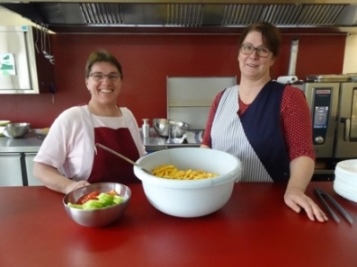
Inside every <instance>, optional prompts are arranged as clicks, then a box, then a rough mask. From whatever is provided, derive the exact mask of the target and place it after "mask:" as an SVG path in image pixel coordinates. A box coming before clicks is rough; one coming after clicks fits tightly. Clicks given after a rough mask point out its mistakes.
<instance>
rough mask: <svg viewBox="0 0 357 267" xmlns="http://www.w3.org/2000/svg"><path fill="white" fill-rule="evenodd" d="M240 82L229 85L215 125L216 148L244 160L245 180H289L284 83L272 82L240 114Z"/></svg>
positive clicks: (214, 142)
mask: <svg viewBox="0 0 357 267" xmlns="http://www.w3.org/2000/svg"><path fill="white" fill-rule="evenodd" d="M238 90H239V86H233V87H230V88H226V89H225V92H224V93H223V95H222V97H221V99H220V102H219V105H218V107H217V111H216V114H215V117H214V119H213V124H212V129H211V139H212V148H213V149H218V150H222V151H226V152H228V153H230V154H233V155H235V156H237V157H238V158H239V159H240V160H241V161H242V168H243V170H242V175H241V177H240V178H239V179H238V181H242V182H273V181H274V182H285V181H287V180H288V179H289V157H288V152H287V149H286V145H285V141H284V137H283V132H282V128H281V120H280V107H281V100H282V95H283V90H284V85H282V84H280V83H277V82H269V83H267V84H266V85H265V86H264V88H263V89H262V90H261V91H260V93H259V94H258V95H257V97H256V99H255V100H254V101H253V103H252V104H251V105H250V106H249V107H248V109H247V110H246V111H245V112H244V114H242V116H241V117H240V116H239V115H238V110H239V101H238Z"/></svg>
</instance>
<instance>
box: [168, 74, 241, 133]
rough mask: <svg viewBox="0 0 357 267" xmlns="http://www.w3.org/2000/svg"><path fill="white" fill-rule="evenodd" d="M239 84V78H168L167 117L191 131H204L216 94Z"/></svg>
mask: <svg viewBox="0 0 357 267" xmlns="http://www.w3.org/2000/svg"><path fill="white" fill-rule="evenodd" d="M236 83H237V77H235V76H232V77H167V117H168V118H169V119H171V120H176V121H183V122H186V123H188V124H189V127H190V129H204V128H205V127H206V121H207V117H208V113H209V109H210V106H211V104H212V102H213V100H214V97H215V96H216V94H217V93H218V92H220V91H222V90H223V89H224V88H227V87H230V86H233V85H235V84H236Z"/></svg>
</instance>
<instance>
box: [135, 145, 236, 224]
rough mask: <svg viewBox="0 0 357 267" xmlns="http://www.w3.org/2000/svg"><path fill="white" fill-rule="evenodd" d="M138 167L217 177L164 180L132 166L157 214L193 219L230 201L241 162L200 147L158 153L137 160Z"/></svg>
mask: <svg viewBox="0 0 357 267" xmlns="http://www.w3.org/2000/svg"><path fill="white" fill-rule="evenodd" d="M137 163H138V164H139V165H140V166H143V167H145V168H146V169H151V170H152V169H154V168H155V167H158V166H160V165H167V164H170V165H171V164H172V165H174V166H175V167H176V168H178V169H179V170H189V169H191V170H203V171H205V172H213V173H216V174H217V176H215V177H212V178H204V179H198V180H194V179H193V180H179V179H167V178H161V177H157V176H154V175H152V174H148V173H146V172H143V171H142V170H141V169H140V168H137V167H134V174H135V175H136V177H138V178H139V179H140V180H141V181H142V186H143V188H144V192H145V195H146V198H147V199H148V201H149V202H150V203H151V204H152V205H153V206H154V207H155V208H156V209H158V210H159V211H161V212H163V213H165V214H168V215H171V216H176V217H183V218H193V217H200V216H205V215H208V214H211V213H213V212H215V211H217V210H219V209H220V208H222V207H223V206H224V205H225V204H226V203H227V201H228V200H229V199H230V197H231V195H232V191H233V186H234V182H235V181H236V180H238V179H239V177H240V174H241V171H242V166H241V161H240V160H239V159H238V158H237V157H235V156H233V155H231V154H229V153H226V152H223V151H219V150H214V149H205V148H199V147H185V148H182V147H181V148H170V149H164V150H159V151H156V152H153V153H150V154H148V155H146V156H145V157H142V158H140V159H139V160H137Z"/></svg>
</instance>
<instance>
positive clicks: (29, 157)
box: [24, 153, 43, 186]
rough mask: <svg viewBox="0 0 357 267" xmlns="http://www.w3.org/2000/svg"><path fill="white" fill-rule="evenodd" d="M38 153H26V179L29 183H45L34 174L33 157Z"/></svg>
mask: <svg viewBox="0 0 357 267" xmlns="http://www.w3.org/2000/svg"><path fill="white" fill-rule="evenodd" d="M35 156H36V153H25V154H24V160H25V169H26V180H27V185H30V186H31V185H43V184H42V183H41V182H40V181H39V180H38V179H36V178H35V177H34V176H33V159H34V158H35Z"/></svg>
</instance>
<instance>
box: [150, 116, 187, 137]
mask: <svg viewBox="0 0 357 267" xmlns="http://www.w3.org/2000/svg"><path fill="white" fill-rule="evenodd" d="M153 126H154V129H155V131H156V132H157V133H158V134H159V135H160V136H162V137H172V138H180V137H182V136H183V135H184V134H185V133H186V132H187V130H188V128H189V125H188V123H185V122H182V121H174V120H169V119H163V118H155V119H153Z"/></svg>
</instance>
